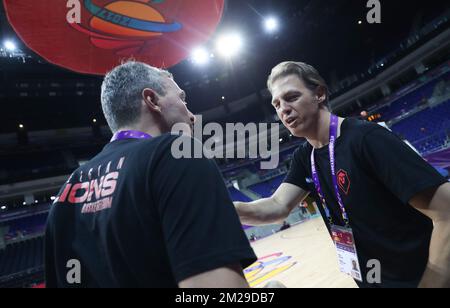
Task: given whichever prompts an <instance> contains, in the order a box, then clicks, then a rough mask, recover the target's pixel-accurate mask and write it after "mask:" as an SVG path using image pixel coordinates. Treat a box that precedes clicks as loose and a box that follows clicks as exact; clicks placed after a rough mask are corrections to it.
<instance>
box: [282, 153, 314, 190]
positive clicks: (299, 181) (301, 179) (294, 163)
mask: <svg viewBox="0 0 450 308" xmlns="http://www.w3.org/2000/svg"><path fill="white" fill-rule="evenodd" d="M303 153H305V148H304V146H303V145H302V146H300V147H299V148H298V149H297V150H295V152H294V155H293V156H292V159H291V166H290V168H289V172H288V174H287V176H286V178H285V179H284V183H289V184H293V185H295V186H298V187H300V188H302V189H303V190H305V191H309V188H308V185H307V183H306V178H307V177H308V173H307V172H306V170H305V166H304V165H303V164H302V155H304V154H303Z"/></svg>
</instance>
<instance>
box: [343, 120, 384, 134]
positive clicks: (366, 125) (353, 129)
mask: <svg viewBox="0 0 450 308" xmlns="http://www.w3.org/2000/svg"><path fill="white" fill-rule="evenodd" d="M343 125H345V129H346V130H348V133H350V134H352V135H353V136H354V137H360V138H364V137H365V136H366V135H368V134H370V133H372V132H374V131H380V132H389V133H391V131H390V130H389V129H388V128H387V126H382V125H380V124H378V123H374V122H368V121H364V120H359V119H356V118H347V119H345V122H344V124H343Z"/></svg>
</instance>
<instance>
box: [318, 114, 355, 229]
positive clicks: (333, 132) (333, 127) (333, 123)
mask: <svg viewBox="0 0 450 308" xmlns="http://www.w3.org/2000/svg"><path fill="white" fill-rule="evenodd" d="M338 126H339V118H338V117H337V116H336V115H334V114H332V115H331V119H330V144H329V146H328V148H329V152H330V166H331V177H332V179H333V186H334V192H335V194H336V199H337V201H338V203H339V207H340V208H341V212H342V218H343V219H344V222H345V224H346V226H349V220H348V216H347V212H346V211H345V207H344V203H343V202H342V199H341V195H340V193H339V187H338V184H337V177H336V161H335V156H334V148H335V143H336V139H337V131H338ZM311 170H312V177H313V181H314V185H315V186H316V190H317V194H318V195H319V197H320V200H321V201H322V206H323V209H324V211H325V215H326V216H327V218H328V220H329V222H330V224H332V225H333V219H332V218H331V215H330V210H329V209H328V206H327V204H326V201H325V197H324V194H323V193H322V188H321V186H320V180H319V174H318V173H317V168H316V160H315V158H314V148H313V150H312V152H311Z"/></svg>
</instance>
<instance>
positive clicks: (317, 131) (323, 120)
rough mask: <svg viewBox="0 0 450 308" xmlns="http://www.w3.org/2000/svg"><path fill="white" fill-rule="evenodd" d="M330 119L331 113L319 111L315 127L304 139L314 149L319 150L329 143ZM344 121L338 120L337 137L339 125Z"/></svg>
mask: <svg viewBox="0 0 450 308" xmlns="http://www.w3.org/2000/svg"><path fill="white" fill-rule="evenodd" d="M330 118H331V113H330V112H329V111H328V110H321V111H320V112H319V115H318V118H317V121H316V125H315V127H314V128H313V130H312V132H311V134H310V135H309V136H307V137H306V140H307V141H308V142H309V144H311V145H312V146H313V147H314V148H315V149H320V148H322V147H324V146H326V145H328V144H329V143H330ZM343 120H344V119H342V118H339V125H338V135H337V137H339V136H340V132H341V129H340V128H341V124H342V122H343Z"/></svg>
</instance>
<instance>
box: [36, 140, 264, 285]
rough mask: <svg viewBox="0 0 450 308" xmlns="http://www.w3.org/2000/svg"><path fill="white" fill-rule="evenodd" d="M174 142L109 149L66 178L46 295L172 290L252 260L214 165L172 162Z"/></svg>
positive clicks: (55, 215)
mask: <svg viewBox="0 0 450 308" xmlns="http://www.w3.org/2000/svg"><path fill="white" fill-rule="evenodd" d="M176 138H179V136H174V135H163V136H161V137H157V138H153V139H150V140H142V139H141V140H137V139H127V140H120V141H115V142H113V143H110V144H108V145H106V147H105V148H104V150H103V151H102V152H101V153H100V154H98V155H97V156H96V157H95V158H93V159H92V160H91V161H90V162H88V163H87V164H85V165H83V166H81V167H80V168H79V169H77V170H76V171H75V172H74V173H73V174H72V176H71V177H70V179H69V180H68V181H67V183H66V184H65V185H64V186H63V188H62V189H61V192H60V193H59V195H58V198H57V199H56V200H55V203H54V205H53V207H52V209H51V212H50V215H49V220H48V226H47V231H46V248H45V265H46V283H47V286H48V287H177V286H178V282H180V281H182V280H184V279H186V278H188V277H191V276H193V275H196V274H200V273H203V272H206V271H209V270H213V269H216V268H219V267H223V266H227V265H231V264H236V263H240V264H241V265H242V267H243V268H245V267H247V266H248V265H250V264H251V263H253V262H254V261H255V260H256V257H255V254H254V252H253V250H252V248H251V247H250V244H249V242H248V240H247V238H246V236H245V233H244V231H243V229H242V226H241V223H240V222H239V219H238V216H237V214H236V211H235V209H234V206H233V203H232V201H231V199H230V196H229V193H228V191H227V189H226V187H225V184H224V181H223V179H222V176H221V174H220V172H219V170H218V168H217V166H216V164H215V163H214V162H213V161H211V160H206V159H175V158H174V157H173V156H172V154H171V146H172V143H173V141H174V140H175V139H176ZM181 138H187V137H181ZM188 141H189V142H193V141H192V140H191V139H190V138H189V140H188ZM70 260H76V261H78V262H79V264H80V265H81V275H80V277H81V283H80V284H78V283H73V282H74V277H76V274H74V272H73V270H74V268H75V267H74V263H70V262H69V261H70ZM68 262H69V263H68ZM68 276H69V278H70V277H72V278H71V279H69V281H70V282H72V283H69V282H68V280H67V277H68ZM75 282H76V281H75Z"/></svg>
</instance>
